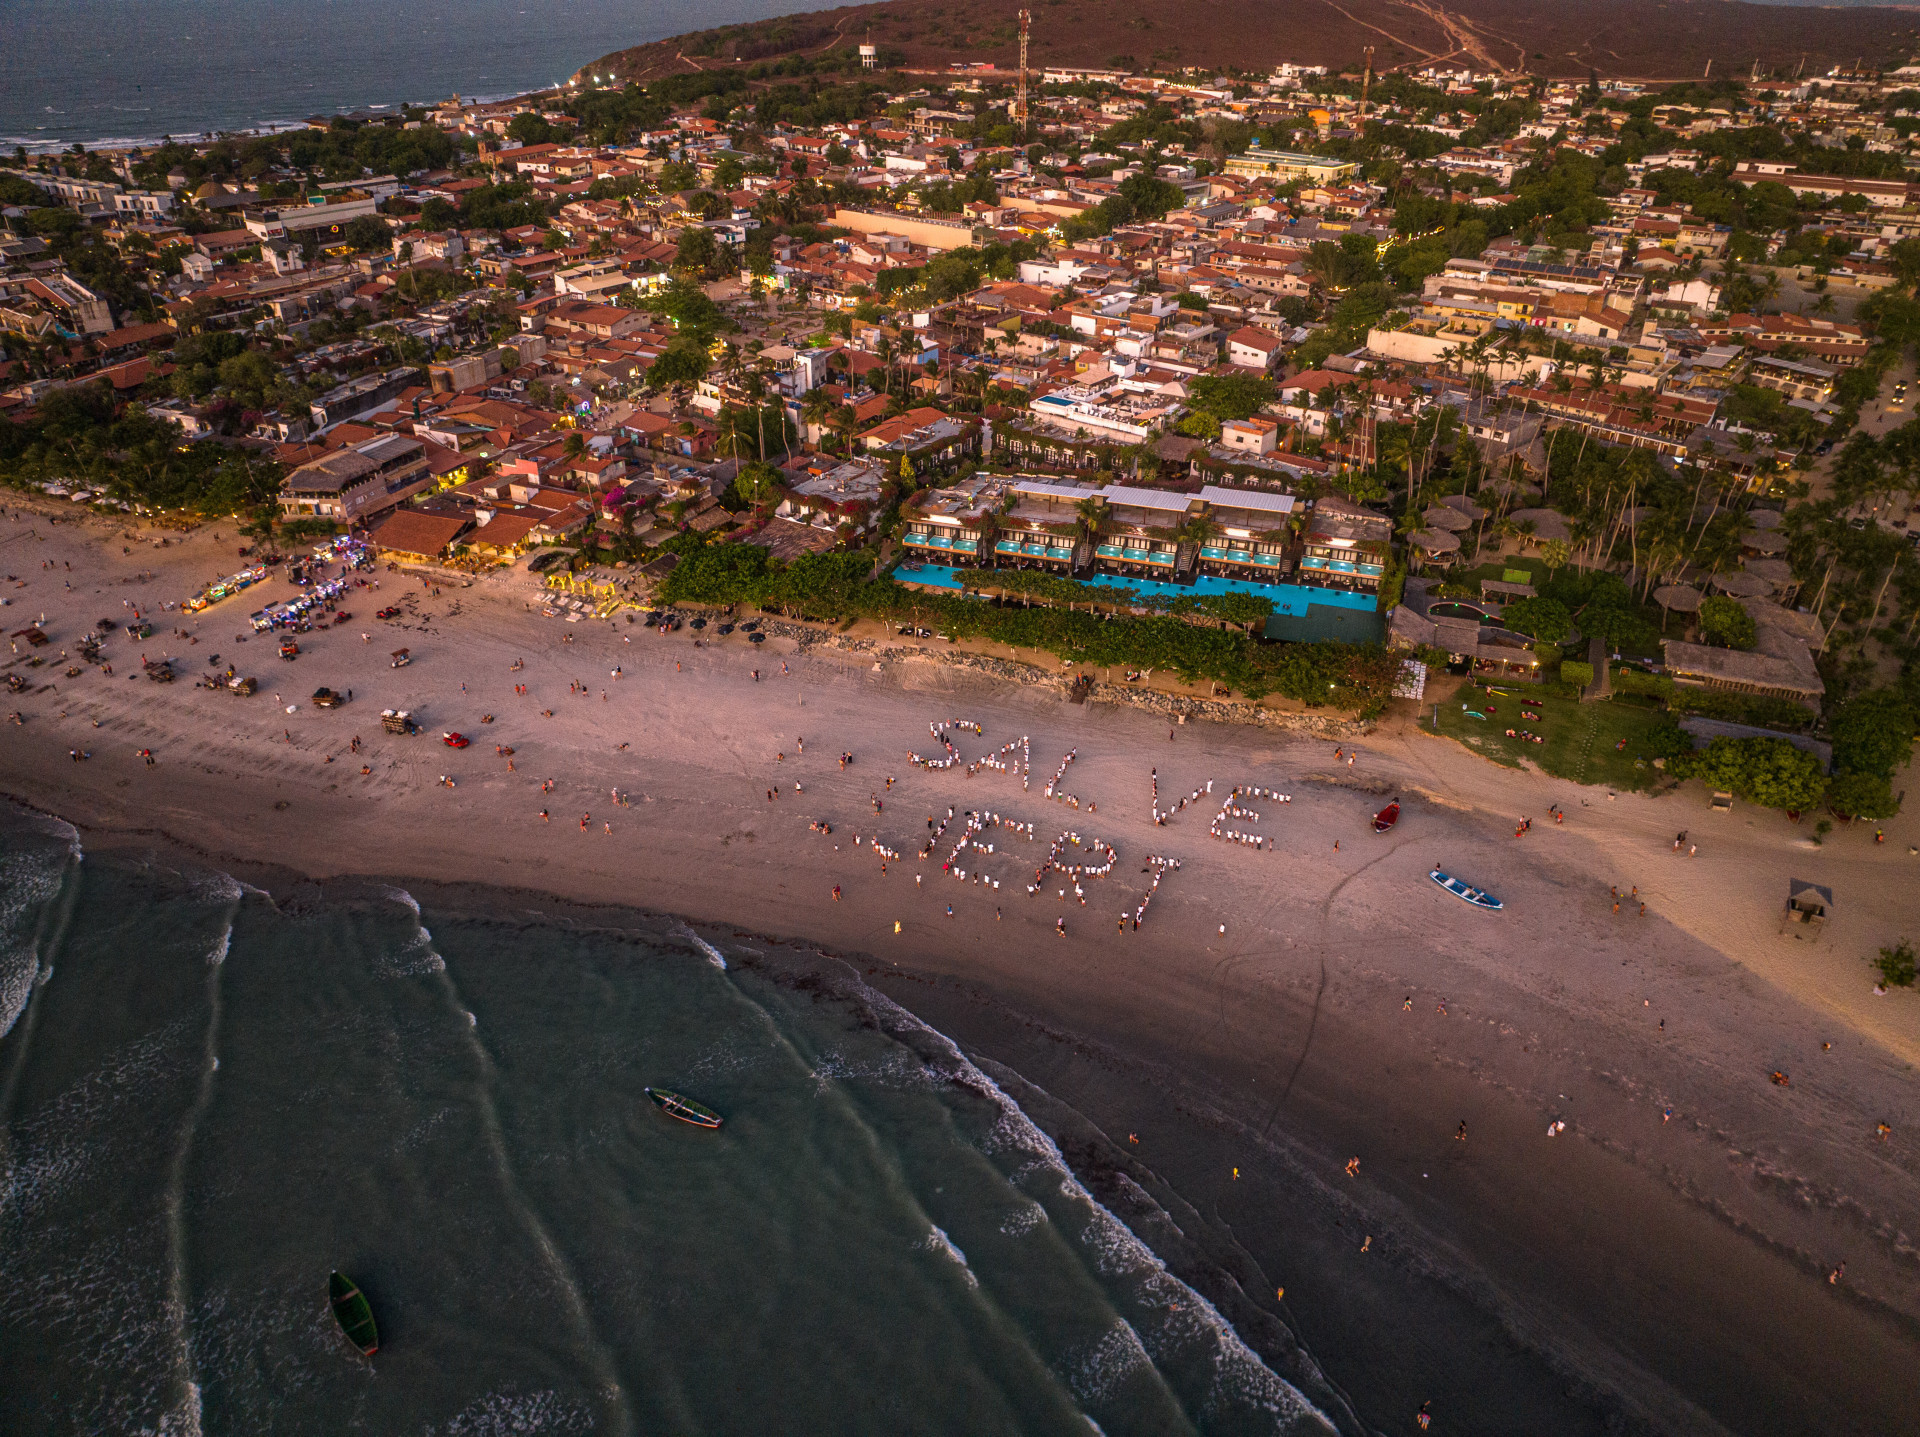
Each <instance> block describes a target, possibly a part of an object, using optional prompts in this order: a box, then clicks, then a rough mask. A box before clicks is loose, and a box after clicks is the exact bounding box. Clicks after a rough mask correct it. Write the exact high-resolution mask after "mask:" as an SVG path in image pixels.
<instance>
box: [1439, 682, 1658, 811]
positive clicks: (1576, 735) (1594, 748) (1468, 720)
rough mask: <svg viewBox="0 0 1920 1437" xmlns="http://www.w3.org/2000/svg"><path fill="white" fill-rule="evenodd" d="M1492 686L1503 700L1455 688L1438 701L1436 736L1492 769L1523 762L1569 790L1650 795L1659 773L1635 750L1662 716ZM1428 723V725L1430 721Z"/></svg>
mask: <svg viewBox="0 0 1920 1437" xmlns="http://www.w3.org/2000/svg"><path fill="white" fill-rule="evenodd" d="M1494 687H1495V688H1504V689H1505V690H1506V693H1504V694H1491V695H1490V694H1488V693H1487V691H1486V690H1485V689H1484V688H1475V689H1462V690H1461V691H1460V693H1459V694H1458V695H1457V696H1456V697H1455V698H1454V699H1453V700H1452V701H1451V702H1446V701H1443V702H1442V703H1441V704H1440V732H1441V733H1442V734H1444V735H1446V736H1447V737H1448V738H1451V739H1457V740H1458V741H1459V742H1461V743H1463V744H1465V745H1466V746H1467V747H1468V748H1470V749H1472V750H1473V751H1474V752H1475V753H1477V754H1479V755H1480V756H1481V757H1483V758H1488V759H1492V760H1493V761H1494V762H1495V763H1499V764H1505V765H1506V766H1507V767H1509V768H1517V767H1519V764H1520V761H1521V760H1522V759H1527V760H1529V761H1531V762H1532V763H1534V764H1535V765H1536V766H1538V767H1539V768H1540V769H1541V770H1542V771H1544V772H1546V773H1549V774H1551V775H1553V776H1554V777H1555V778H1570V779H1572V780H1573V781H1574V782H1575V783H1586V784H1604V785H1606V786H1607V787H1609V788H1617V789H1623V790H1636V789H1651V788H1652V787H1654V785H1655V784H1656V782H1657V781H1658V780H1659V777H1660V774H1659V770H1657V769H1655V768H1654V766H1653V764H1652V761H1651V758H1650V757H1649V756H1648V755H1646V754H1645V753H1644V752H1642V751H1641V750H1642V749H1643V748H1644V743H1643V740H1644V739H1645V737H1646V736H1647V735H1649V734H1651V733H1653V732H1654V731H1655V730H1658V729H1663V728H1665V727H1666V726H1667V724H1668V723H1669V722H1670V720H1669V719H1668V717H1667V715H1665V714H1664V713H1661V712H1660V711H1658V710H1656V709H1650V708H1639V707H1636V706H1634V705H1631V704H1626V703H1619V702H1603V703H1586V704H1583V703H1581V702H1580V701H1579V700H1577V699H1558V698H1554V699H1535V698H1533V697H1532V696H1531V695H1530V694H1529V693H1528V689H1527V686H1526V685H1523V684H1514V685H1503V684H1495V685H1494ZM1510 695H1521V696H1523V697H1510ZM1462 702H1465V703H1467V704H1468V705H1469V706H1470V707H1472V708H1474V709H1477V710H1478V711H1479V712H1481V713H1484V714H1486V715H1487V717H1486V720H1485V721H1484V722H1483V721H1481V720H1480V719H1477V718H1474V717H1473V716H1472V715H1471V714H1469V713H1467V712H1465V711H1464V710H1463V709H1462V708H1461V704H1462ZM1489 704H1491V705H1492V708H1491V709H1489V708H1488V705H1489ZM1522 708H1525V709H1527V710H1528V711H1529V712H1532V713H1537V714H1539V715H1540V718H1539V720H1538V721H1535V720H1532V719H1523V718H1521V717H1520V710H1521V709H1522ZM1427 722H1428V723H1429V724H1431V723H1432V722H1433V719H1432V716H1431V714H1429V716H1428V718H1427ZM1509 728H1511V729H1514V730H1516V732H1532V733H1535V734H1538V735H1540V737H1542V738H1543V739H1545V740H1546V742H1544V743H1532V742H1530V741H1528V740H1526V739H1523V738H1519V737H1515V738H1508V737H1507V730H1508V729H1509ZM1621 739H1625V740H1626V741H1627V746H1626V748H1625V749H1618V748H1616V747H1615V745H1616V744H1617V743H1619V741H1620V740H1621ZM1636 760H1640V766H1639V767H1635V761H1636Z"/></svg>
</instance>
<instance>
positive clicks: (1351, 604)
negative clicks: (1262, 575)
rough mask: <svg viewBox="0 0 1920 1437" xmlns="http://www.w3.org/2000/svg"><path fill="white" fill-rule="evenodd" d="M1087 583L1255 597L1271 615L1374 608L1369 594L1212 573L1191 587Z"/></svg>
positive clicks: (1107, 577) (1106, 579)
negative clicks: (1315, 607) (1268, 603)
mask: <svg viewBox="0 0 1920 1437" xmlns="http://www.w3.org/2000/svg"><path fill="white" fill-rule="evenodd" d="M1087 582H1088V583H1091V584H1105V585H1107V586H1108V587H1110V588H1115V589H1137V590H1139V591H1140V592H1141V593H1143V594H1168V595H1171V596H1172V597H1174V598H1179V597H1181V596H1183V595H1187V596H1191V595H1194V594H1256V595H1258V596H1259V597H1260V598H1263V599H1271V600H1273V611H1274V613H1276V614H1292V615H1294V616H1296V617H1298V616H1300V615H1302V614H1305V613H1306V612H1307V605H1308V604H1327V605H1331V606H1332V607H1334V608H1341V609H1367V610H1369V611H1371V610H1372V609H1374V608H1376V607H1377V605H1376V603H1375V601H1374V597H1373V595H1371V594H1350V593H1348V592H1347V591H1346V590H1345V589H1310V588H1308V587H1307V586H1306V585H1304V584H1254V583H1249V582H1248V581H1247V580H1245V579H1222V578H1220V577H1219V576H1218V575H1215V574H1202V575H1201V576H1200V577H1199V578H1197V579H1195V580H1194V581H1193V582H1192V583H1191V584H1163V583H1160V582H1159V581H1158V580H1156V579H1128V578H1123V577H1122V576H1120V575H1119V574H1101V575H1099V576H1098V577H1096V578H1093V579H1089V580H1088V581H1087Z"/></svg>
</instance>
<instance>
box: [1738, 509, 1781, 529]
mask: <svg viewBox="0 0 1920 1437" xmlns="http://www.w3.org/2000/svg"><path fill="white" fill-rule="evenodd" d="M1785 520H1786V516H1785V515H1784V514H1782V513H1781V512H1780V511H1779V510H1778V509H1754V510H1751V511H1750V512H1749V513H1748V514H1747V522H1748V523H1749V524H1751V525H1753V527H1754V528H1756V529H1778V528H1779V527H1780V525H1781V524H1782V523H1784V522H1785Z"/></svg>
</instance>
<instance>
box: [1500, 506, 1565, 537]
mask: <svg viewBox="0 0 1920 1437" xmlns="http://www.w3.org/2000/svg"><path fill="white" fill-rule="evenodd" d="M1507 517H1508V518H1509V519H1511V520H1513V522H1514V523H1516V524H1529V523H1530V524H1532V525H1533V535H1532V538H1533V541H1534V542H1535V543H1536V544H1544V543H1546V542H1547V541H1548V540H1550V539H1572V538H1573V531H1572V530H1570V529H1569V528H1567V520H1566V516H1565V515H1564V514H1562V513H1560V511H1559V510H1557V509H1515V510H1514V511H1513V512H1512V513H1511V514H1509V515H1507Z"/></svg>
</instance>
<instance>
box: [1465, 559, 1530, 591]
mask: <svg viewBox="0 0 1920 1437" xmlns="http://www.w3.org/2000/svg"><path fill="white" fill-rule="evenodd" d="M1509 570H1512V571H1513V572H1514V573H1524V574H1525V575H1526V576H1527V577H1526V578H1524V579H1508V578H1507V572H1508V571H1509ZM1444 579H1445V582H1447V583H1450V584H1472V585H1473V586H1474V587H1476V588H1478V587H1479V584H1480V581H1481V580H1482V579H1502V580H1505V581H1506V582H1507V583H1509V584H1532V585H1533V586H1534V587H1535V588H1538V587H1539V586H1540V585H1542V584H1544V583H1546V581H1547V566H1546V565H1545V564H1543V563H1541V562H1540V561H1539V560H1538V559H1522V558H1519V557H1518V556H1515V555H1508V556H1506V557H1504V558H1500V559H1495V560H1493V561H1492V562H1490V563H1486V564H1476V565H1474V567H1473V568H1471V569H1462V570H1460V571H1459V572H1457V573H1452V574H1448V575H1445V576H1444Z"/></svg>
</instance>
